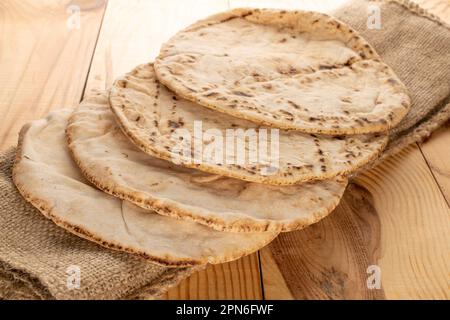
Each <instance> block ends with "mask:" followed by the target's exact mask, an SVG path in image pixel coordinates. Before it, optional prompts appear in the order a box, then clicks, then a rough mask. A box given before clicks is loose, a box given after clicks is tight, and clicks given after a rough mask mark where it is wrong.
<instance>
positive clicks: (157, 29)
mask: <svg viewBox="0 0 450 320" xmlns="http://www.w3.org/2000/svg"><path fill="white" fill-rule="evenodd" d="M227 8H228V2H227V1H226V0H223V1H214V2H211V1H208V0H201V1H199V0H197V1H175V0H170V1H139V0H129V1H118V0H112V1H109V3H108V8H107V10H106V13H105V17H104V21H103V25H102V30H101V32H100V36H99V40H98V44H97V47H96V50H95V55H94V58H93V62H92V66H91V72H90V74H89V79H88V82H87V85H86V88H87V89H86V92H89V91H90V90H92V89H105V88H108V87H109V86H110V85H111V84H112V82H113V81H114V79H115V78H117V77H118V76H120V75H122V74H123V73H125V72H128V71H130V70H131V69H132V68H133V67H135V66H136V65H138V64H140V63H146V62H148V61H151V60H152V59H153V58H154V57H155V56H156V55H157V54H158V52H159V48H160V46H161V44H162V43H163V42H164V41H166V40H167V39H168V38H169V37H170V36H171V35H173V34H174V33H175V32H176V31H178V30H179V29H180V28H183V27H185V26H187V25H189V24H190V23H192V22H194V21H196V20H198V19H200V18H202V17H205V16H207V15H209V14H212V13H215V12H219V11H223V10H226V9H227ZM164 298H168V299H261V298H262V289H261V281H260V273H259V260H258V255H257V254H253V255H250V256H248V257H245V258H243V259H240V260H238V261H234V262H231V263H227V264H222V265H218V266H209V267H208V268H207V269H206V270H205V271H202V272H199V273H197V274H195V275H193V276H192V277H190V278H189V279H186V280H185V281H183V282H182V283H181V284H180V285H179V286H178V287H175V288H173V289H171V290H170V291H169V292H168V293H167V294H166V295H165V297H164Z"/></svg>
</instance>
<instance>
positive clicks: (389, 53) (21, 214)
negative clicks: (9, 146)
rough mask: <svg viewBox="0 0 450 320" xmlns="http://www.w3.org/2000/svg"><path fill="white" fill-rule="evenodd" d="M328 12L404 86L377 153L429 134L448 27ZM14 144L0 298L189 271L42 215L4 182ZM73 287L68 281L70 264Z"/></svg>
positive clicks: (135, 291) (167, 277) (75, 293)
mask: <svg viewBox="0 0 450 320" xmlns="http://www.w3.org/2000/svg"><path fill="white" fill-rule="evenodd" d="M369 3H370V4H377V5H378V6H379V8H380V12H381V29H380V30H376V29H375V30H369V29H367V16H368V11H367V10H368V4H369ZM335 16H337V17H338V18H339V19H341V20H343V21H345V22H347V23H348V24H350V25H351V26H353V27H354V28H355V29H357V30H359V31H360V32H361V33H362V34H363V36H364V37H365V38H366V39H367V40H368V41H369V42H371V43H372V44H373V46H374V47H375V49H376V50H377V51H378V52H379V53H380V55H381V56H382V57H383V59H384V60H385V61H386V62H387V63H388V64H389V65H390V66H391V67H392V68H393V69H394V70H395V71H396V73H397V74H398V76H399V77H400V78H401V79H402V80H403V81H404V83H405V84H406V86H407V87H408V88H409V91H410V94H411V97H412V102H413V104H412V110H411V111H410V113H409V114H408V116H407V117H406V118H405V119H404V120H403V121H402V123H401V124H400V125H399V126H398V127H397V128H396V129H395V130H393V131H392V132H391V138H390V143H389V145H388V147H387V149H386V151H385V153H384V154H383V155H382V156H381V157H380V159H378V160H376V161H375V162H373V163H371V164H370V166H374V165H376V164H377V163H379V161H381V159H382V158H384V157H386V156H388V155H391V154H393V153H395V152H397V151H399V150H400V149H401V148H403V147H405V146H406V145H409V144H411V143H414V142H419V141H421V140H423V139H424V138H426V137H428V136H429V135H430V134H431V132H432V131H433V130H435V129H436V128H438V127H439V126H441V125H442V124H444V123H445V122H446V121H447V120H448V119H449V117H450V101H449V94H450V87H449V84H450V29H449V27H448V26H447V25H445V24H444V23H443V22H442V21H440V20H439V19H437V18H436V17H434V16H432V15H430V14H428V13H426V12H425V11H423V10H421V9H420V8H418V7H417V6H415V5H413V4H411V3H410V2H407V1H402V2H400V1H389V2H372V1H371V2H367V1H362V0H358V1H354V2H352V3H350V4H349V5H347V6H345V7H344V8H341V9H339V10H338V11H336V13H335ZM13 157H14V150H10V151H9V152H7V153H5V154H2V155H0V192H1V194H0V298H6V299H15V298H25V299H55V298H56V299H116V298H152V297H155V296H157V295H159V294H161V293H162V292H164V290H166V289H167V288H168V287H169V286H171V285H174V284H176V283H177V282H178V281H179V280H181V279H183V278H185V277H186V276H188V275H189V274H191V273H192V272H193V271H195V270H193V269H190V268H182V269H179V268H164V267H160V266H157V265H155V264H152V263H149V262H146V261H143V260H141V259H140V258H138V257H134V256H132V255H130V254H126V253H120V252H116V251H111V250H108V249H104V248H102V247H100V246H98V245H96V244H94V243H90V242H89V241H86V240H83V239H80V238H78V237H76V236H74V235H72V234H70V233H68V232H66V231H65V230H63V229H61V228H59V227H57V226H55V225H54V224H53V223H52V222H50V221H48V220H46V219H45V218H44V217H43V216H42V215H41V214H39V212H38V211H37V210H35V209H34V208H33V207H32V206H31V205H29V204H28V203H27V202H25V201H24V200H23V199H22V198H21V196H20V195H19V193H18V192H17V190H16V189H15V187H14V186H13V184H12V182H11V164H12V159H13ZM73 265H75V266H78V267H79V268H80V271H81V273H80V288H79V289H73V288H72V289H69V288H71V287H70V286H69V287H68V286H67V280H68V276H69V275H68V273H67V271H68V270H67V268H69V267H70V266H73Z"/></svg>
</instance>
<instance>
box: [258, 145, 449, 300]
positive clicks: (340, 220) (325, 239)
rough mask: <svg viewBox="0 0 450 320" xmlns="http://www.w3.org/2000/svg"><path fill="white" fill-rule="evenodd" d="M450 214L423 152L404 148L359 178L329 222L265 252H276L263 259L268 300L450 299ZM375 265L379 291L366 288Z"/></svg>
mask: <svg viewBox="0 0 450 320" xmlns="http://www.w3.org/2000/svg"><path fill="white" fill-rule="evenodd" d="M449 214H450V211H449V208H448V207H447V204H446V202H445V199H444V198H443V197H442V195H441V194H440V192H439V189H438V186H437V184H436V183H435V181H434V178H433V176H432V175H431V173H430V171H429V169H428V167H427V165H426V163H425V162H424V161H423V158H422V155H421V153H420V150H419V149H418V148H417V146H412V147H410V148H407V149H406V150H404V151H402V152H401V153H400V154H399V155H398V156H396V157H391V158H390V159H387V160H386V161H385V162H384V163H383V164H381V165H380V166H378V167H377V168H375V169H373V170H371V171H369V172H367V173H365V174H363V175H361V176H360V177H358V178H357V179H356V180H355V181H354V183H352V184H351V185H350V186H349V188H348V190H347V192H346V194H345V196H344V198H343V200H342V201H341V204H340V205H339V207H338V208H337V209H336V210H335V211H334V212H333V213H332V214H331V215H330V216H328V217H327V218H325V219H324V220H322V221H321V222H319V223H317V224H315V225H313V226H311V227H309V228H307V229H305V230H301V231H297V232H291V233H286V234H283V235H281V236H280V237H278V239H276V240H275V241H274V242H273V243H272V244H271V245H270V246H269V247H268V248H267V249H264V250H270V251H271V254H272V259H271V260H270V261H266V258H265V257H266V255H262V259H261V263H262V273H263V279H264V292H265V296H266V297H273V298H278V299H285V298H286V299H290V298H292V297H293V298H296V299H383V298H387V299H448V298H449V291H448V286H449V282H448V279H449V277H448V270H449V266H450V260H449V255H448V252H450V219H449ZM371 265H376V266H379V268H380V270H381V285H382V286H381V288H380V289H369V288H368V287H367V279H368V277H369V274H367V268H368V267H369V266H371ZM273 269H276V270H277V272H276V273H278V275H277V276H276V277H277V278H280V274H281V277H282V279H283V282H284V283H283V284H282V285H281V289H280V288H279V287H277V286H276V285H273V282H274V281H273V280H271V279H270V275H271V274H273V271H271V270H273ZM269 281H271V282H270V285H266V283H268V282H269ZM286 289H287V290H286Z"/></svg>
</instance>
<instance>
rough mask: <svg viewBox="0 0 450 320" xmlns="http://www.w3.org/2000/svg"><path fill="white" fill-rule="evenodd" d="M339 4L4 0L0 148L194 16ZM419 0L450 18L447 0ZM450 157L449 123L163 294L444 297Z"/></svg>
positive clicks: (147, 53) (0, 14)
mask: <svg viewBox="0 0 450 320" xmlns="http://www.w3.org/2000/svg"><path fill="white" fill-rule="evenodd" d="M343 2H345V0H339V1H338V0H321V1H315V0H312V1H311V0H309V1H308V0H306V1H302V0H291V1H289V0H278V1H274V0H272V1H270V0H213V1H211V0H189V1H188V0H179V1H175V0H165V1H157V0H126V1H125V0H110V1H105V0H78V1H69V0H40V1H34V0H26V1H17V0H2V1H1V2H0V22H1V23H0V86H1V88H2V90H0V112H1V114H2V117H1V118H0V124H1V125H0V149H1V150H4V149H6V148H8V147H10V146H12V145H15V144H16V140H17V133H18V131H19V129H20V127H21V126H22V125H23V124H25V123H26V122H28V121H30V120H33V119H38V118H40V117H43V116H45V115H46V114H47V113H48V112H49V111H50V110H53V109H57V108H62V107H74V106H76V105H77V103H78V102H79V101H80V99H82V97H83V96H84V94H85V93H87V92H89V91H90V90H91V89H94V88H96V89H97V88H100V89H102V88H103V89H104V88H108V87H109V86H110V85H111V83H112V81H113V80H114V79H115V78H116V77H118V76H120V75H121V74H123V73H125V72H127V71H129V70H131V68H133V67H134V66H135V65H137V64H139V63H144V62H147V61H150V60H152V59H153V58H154V57H155V56H156V55H157V53H158V51H159V47H160V45H161V43H162V42H164V41H166V40H167V39H168V38H169V37H170V36H171V35H172V34H174V33H175V32H176V31H177V30H179V29H180V28H182V27H184V26H187V25H188V24H190V23H191V22H193V21H195V20H197V19H199V18H202V17H205V16H207V15H209V14H211V13H214V12H217V11H222V10H226V9H228V8H230V7H242V6H254V7H256V6H259V7H278V8H287V9H289V8H296V9H312V10H318V11H325V12H326V11H329V10H332V9H333V7H336V6H337V5H339V4H340V3H343ZM416 2H420V3H421V4H422V5H423V6H424V7H425V8H427V9H429V10H430V11H431V12H433V13H435V14H436V15H438V16H440V17H441V18H443V19H444V20H446V21H448V22H450V1H449V0H420V1H419V0H416ZM73 5H77V6H78V7H73ZM71 6H72V7H71ZM77 8H80V11H79V19H78V20H77V17H78V15H77V13H76V10H77ZM74 19H75V20H74ZM448 159H450V129H449V127H448V126H446V127H445V128H442V129H440V130H439V131H438V132H436V133H435V134H434V135H433V136H432V138H431V139H429V140H428V141H427V142H425V143H423V144H420V145H412V146H411V147H408V148H407V149H405V150H404V151H402V152H401V153H400V154H398V155H396V156H394V157H391V158H389V159H387V160H386V161H385V162H384V163H383V164H381V165H380V166H378V167H377V168H375V169H373V170H371V171H370V172H367V173H365V174H363V175H361V176H360V177H359V178H357V179H356V181H354V182H353V183H352V184H351V185H350V186H349V189H348V191H347V192H346V196H345V197H344V199H343V200H342V202H341V204H340V205H339V207H338V208H337V209H336V210H335V211H334V212H333V213H332V214H331V215H330V216H329V217H327V218H325V219H324V220H322V221H321V222H319V223H317V224H315V225H313V226H311V227H309V228H306V229H304V230H301V231H296V232H290V233H284V234H282V235H280V236H279V237H278V238H277V239H276V240H275V241H274V242H273V243H272V244H270V245H269V246H267V247H266V248H264V249H262V250H260V251H259V252H257V253H254V254H252V255H250V256H247V257H244V258H242V259H240V260H237V261H234V262H231V263H226V264H221V265H214V266H209V267H207V268H206V270H204V271H202V272H198V273H196V274H194V275H193V276H191V277H190V278H189V279H186V280H185V281H183V282H182V283H181V284H180V285H178V286H177V287H174V288H172V289H171V290H169V292H168V293H167V294H166V295H165V298H168V299H340V298H342V299H396V298H400V299H409V298H412V299H424V298H427V299H449V296H450V290H449V289H450V283H449V281H450V259H449V256H450V255H449V253H450V219H449V218H450V209H449V201H450V163H449V161H448ZM371 265H376V266H378V267H379V270H380V271H381V280H382V281H381V288H379V289H368V286H367V278H368V277H369V275H370V274H368V273H367V271H368V270H367V268H368V267H369V266H371Z"/></svg>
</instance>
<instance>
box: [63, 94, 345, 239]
mask: <svg viewBox="0 0 450 320" xmlns="http://www.w3.org/2000/svg"><path fill="white" fill-rule="evenodd" d="M66 133H67V137H68V141H69V149H70V150H71V153H72V155H73V158H74V160H75V162H76V163H77V164H78V166H79V167H80V168H81V171H82V172H83V173H84V175H85V177H86V178H87V179H88V180H89V181H90V182H92V183H93V184H94V185H96V186H97V187H98V188H99V189H101V190H103V191H105V192H107V193H110V194H112V195H114V196H117V197H119V198H121V199H124V200H128V201H130V202H133V203H134V204H136V205H138V206H140V207H143V208H146V209H153V210H155V211H156V212H158V213H160V214H163V215H168V216H173V217H178V218H182V219H188V220H193V221H196V222H199V223H201V224H205V225H208V226H210V227H212V228H214V229H216V230H220V231H236V232H260V231H292V230H297V229H301V228H303V227H305V226H308V225H310V224H312V223H315V222H317V221H318V220H320V219H321V218H323V217H325V216H326V215H327V214H328V213H330V212H331V211H332V210H333V209H334V208H335V207H336V205H337V204H338V203H339V200H340V198H341V197H342V195H343V193H344V191H345V187H346V185H347V179H346V178H335V179H333V180H324V181H317V182H310V183H304V184H301V185H294V186H283V187H280V186H271V185H265V184H260V183H253V182H246V181H242V180H237V179H233V178H226V177H222V176H218V175H211V174H208V173H203V172H202V171H198V170H194V169H188V168H184V167H180V166H176V165H173V164H172V163H170V162H168V161H164V160H160V159H158V158H155V157H152V156H150V155H147V154H145V153H143V152H142V151H141V150H139V149H138V148H137V147H136V146H134V145H133V144H132V143H131V142H130V141H129V140H128V139H127V138H126V137H125V135H124V134H123V133H122V131H121V130H120V127H119V126H118V125H117V124H116V122H115V120H114V116H113V114H112V112H111V110H110V108H109V104H108V100H107V97H106V95H105V94H104V93H99V94H98V95H92V96H89V97H88V98H86V99H85V100H84V101H83V102H82V103H81V104H80V106H79V107H78V109H77V110H75V111H74V113H73V114H72V116H71V117H70V119H69V123H68V126H67V130H66Z"/></svg>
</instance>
